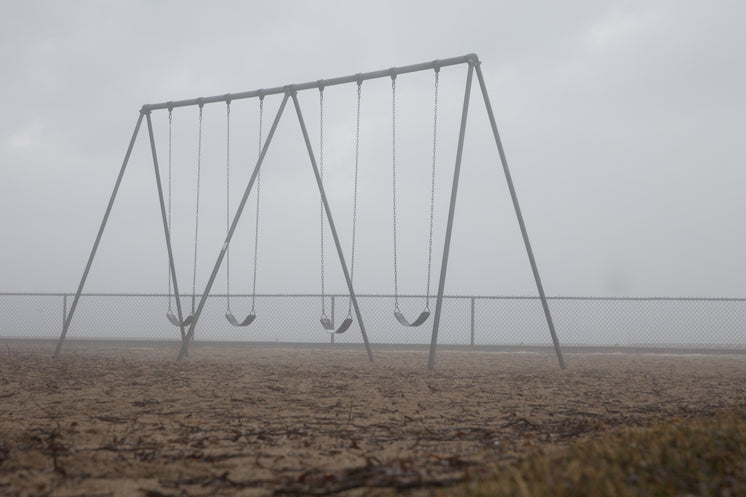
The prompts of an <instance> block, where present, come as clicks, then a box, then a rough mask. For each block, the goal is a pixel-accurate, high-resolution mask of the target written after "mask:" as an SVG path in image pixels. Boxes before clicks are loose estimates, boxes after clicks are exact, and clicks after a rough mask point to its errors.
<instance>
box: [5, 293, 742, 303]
mask: <svg viewBox="0 0 746 497" xmlns="http://www.w3.org/2000/svg"><path fill="white" fill-rule="evenodd" d="M356 295H357V296H358V297H361V298H392V299H393V298H394V295H393V294H387V293H357V294H356ZM73 296H75V292H0V297H73ZM80 296H81V297H159V298H160V297H162V298H166V297H169V295H168V294H167V293H152V292H151V293H126V292H125V293H102V292H98V293H81V294H80ZM181 296H182V297H184V298H186V297H189V298H191V296H192V294H191V293H181ZM210 296H211V297H218V298H219V297H226V294H224V293H213V294H210ZM232 296H233V297H239V298H240V297H251V294H248V293H245V294H233V295H232ZM256 296H257V297H261V298H321V297H322V295H321V294H318V293H257V294H256ZM324 296H325V297H335V298H343V299H344V298H347V297H349V295H348V294H346V293H334V294H332V293H327V294H325V295H324ZM172 297H173V295H172ZM425 297H426V295H424V294H402V295H399V298H405V299H406V298H420V299H421V298H425ZM430 297H431V298H435V296H434V295H431V296H430ZM443 298H445V299H449V300H453V299H464V300H466V299H474V300H538V299H539V296H537V295H443ZM547 300H554V301H562V300H565V301H567V300H581V301H592V300H594V301H609V302H648V301H649V302H746V298H742V297H590V296H562V295H559V296H554V297H549V296H547Z"/></svg>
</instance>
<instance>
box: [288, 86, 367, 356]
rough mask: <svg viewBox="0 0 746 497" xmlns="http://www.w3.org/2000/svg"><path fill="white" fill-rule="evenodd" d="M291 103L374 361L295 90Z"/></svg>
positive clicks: (362, 329)
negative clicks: (293, 106)
mask: <svg viewBox="0 0 746 497" xmlns="http://www.w3.org/2000/svg"><path fill="white" fill-rule="evenodd" d="M292 96H293V104H294V105H295V113H296V114H297V115H298V122H299V123H300V129H301V131H302V132H303V139H304V140H305V142H306V148H307V149H308V158H309V159H311V167H313V174H314V175H315V176H316V184H317V185H318V187H319V193H320V194H321V202H322V203H323V204H324V212H325V213H326V219H327V221H329V228H330V229H331V232H332V238H334V246H335V247H336V248H337V255H338V256H339V263H340V264H341V265H342V272H343V273H344V276H345V281H346V282H347V290H348V291H349V292H350V299H352V306H353V307H354V309H355V315H356V316H357V322H358V324H359V325H360V333H361V334H362V335H363V342H365V350H366V351H367V352H368V359H369V360H370V362H374V359H373V351H372V350H371V349H370V342H368V334H367V333H366V332H365V325H364V324H363V317H362V315H361V313H360V307H359V306H358V304H357V297H356V296H355V290H354V289H353V288H352V279H351V278H350V272H349V271H348V270H347V263H346V262H345V258H344V254H343V252H342V244H341V243H339V236H337V228H336V227H335V226H334V219H333V218H332V211H331V209H330V208H329V202H328V201H327V199H326V192H325V191H324V184H323V183H322V181H321V175H320V174H319V168H318V166H317V165H316V157H315V156H314V154H313V147H312V146H311V140H310V139H309V137H308V130H307V129H306V123H305V121H304V120H303V113H302V112H301V110H300V104H299V103H298V96H297V95H296V93H295V92H292Z"/></svg>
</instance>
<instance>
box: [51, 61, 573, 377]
mask: <svg viewBox="0 0 746 497" xmlns="http://www.w3.org/2000/svg"><path fill="white" fill-rule="evenodd" d="M459 64H466V65H467V68H468V70H467V75H466V88H465V92H464V100H463V107H462V111H461V124H460V130H459V137H458V145H457V151H456V161H455V166H454V173H453V184H452V188H451V196H450V204H449V211H448V220H447V225H446V234H445V240H444V245H443V258H442V262H441V269H440V278H439V283H438V292H437V297H436V300H435V310H434V314H433V316H432V325H433V327H432V337H431V343H430V356H429V360H428V367H429V368H431V369H432V368H433V367H434V363H435V353H436V349H437V340H438V330H439V325H440V318H441V311H442V303H443V294H444V289H445V278H446V269H447V265H448V256H449V249H450V243H451V234H452V229H453V219H454V212H455V205H456V197H457V191H458V182H459V174H460V169H461V158H462V153H463V145H464V135H465V130H466V119H467V114H468V108H469V102H470V98H471V86H472V80H473V75H474V73H475V72H476V75H477V79H478V82H479V86H480V89H481V93H482V97H483V100H484V104H485V108H486V110H487V116H488V118H489V121H490V125H491V128H492V133H493V136H494V139H495V144H496V146H497V149H498V153H499V156H500V161H501V164H502V168H503V172H504V174H505V178H506V182H507V185H508V189H509V192H510V196H511V200H512V202H513V207H514V209H515V214H516V218H517V220H518V224H519V227H520V229H521V235H522V237H523V241H524V245H525V248H526V253H527V255H528V258H529V262H530V265H531V270H532V273H533V276H534V280H535V283H536V287H537V290H538V293H539V297H540V299H541V303H542V307H543V310H544V314H545V317H546V321H547V325H548V328H549V332H550V335H551V338H552V342H553V344H554V348H555V352H556V354H557V359H558V361H559V364H560V367H561V368H562V369H565V363H564V359H563V357H562V352H561V348H560V344H559V340H558V338H557V334H556V331H555V328H554V323H553V320H552V316H551V313H550V311H549V306H548V304H547V299H546V296H545V293H544V289H543V285H542V283H541V278H540V275H539V271H538V267H537V265H536V261H535V258H534V255H533V250H532V249H531V244H530V242H529V238H528V232H527V230H526V226H525V222H524V220H523V216H522V214H521V210H520V206H519V203H518V198H517V195H516V192H515V188H514V186H513V181H512V177H511V175H510V171H509V169H508V164H507V160H506V157H505V153H504V150H503V147H502V143H501V140H500V136H499V134H498V130H497V125H496V122H495V117H494V113H493V111H492V106H491V104H490V100H489V96H488V94H487V89H486V85H485V82H484V76H483V74H482V71H481V67H480V64H481V62H480V61H479V59H478V57H477V56H476V55H475V54H469V55H465V56H462V57H454V58H450V59H443V60H435V61H432V62H426V63H421V64H414V65H410V66H404V67H394V68H391V69H387V70H381V71H374V72H369V73H358V74H355V75H352V76H345V77H340V78H334V79H328V80H320V81H316V82H309V83H304V84H297V85H287V86H282V87H276V88H271V89H266V90H256V91H249V92H242V93H234V94H226V95H221V96H213V97H206V98H197V99H190V100H180V101H169V102H165V103H160V104H151V105H144V106H143V107H142V108H141V109H140V114H139V117H138V120H137V123H136V125H135V130H134V132H133V134H132V137H131V139H130V143H129V146H128V148H127V152H126V154H125V157H124V161H123V163H122V166H121V169H120V171H119V175H118V177H117V180H116V182H115V185H114V190H113V192H112V194H111V197H110V199H109V203H108V205H107V208H106V211H105V214H104V218H103V220H102V222H101V225H100V227H99V230H98V234H97V236H96V240H95V241H94V244H93V248H92V249H91V253H90V255H89V258H88V262H87V263H86V267H85V269H84V271H83V276H82V278H81V281H80V284H79V285H78V290H77V293H76V295H75V298H74V299H73V302H72V305H71V307H70V310H69V312H68V314H67V317H66V319H65V322H64V325H63V329H62V333H61V335H60V338H59V340H58V342H57V347H56V349H55V354H54V355H55V357H56V356H58V355H59V353H60V351H61V348H62V345H63V343H64V340H65V338H66V336H67V333H68V330H69V327H70V323H71V322H72V318H73V315H74V313H75V309H76V307H77V304H78V301H79V299H80V296H81V294H82V291H83V287H84V285H85V282H86V279H87V276H88V273H89V271H90V268H91V264H92V263H93V259H94V258H95V255H96V251H97V249H98V245H99V242H100V240H101V237H102V235H103V232H104V229H105V227H106V224H107V221H108V218H109V215H110V213H111V209H112V207H113V204H114V201H115V199H116V196H117V192H118V190H119V186H120V183H121V180H122V177H123V175H124V172H125V170H126V167H127V164H128V162H129V158H130V155H131V153H132V149H133V147H134V144H135V141H136V138H137V135H138V133H139V130H140V126H141V124H142V122H143V119H144V120H145V121H146V122H147V127H148V136H149V139H150V149H151V154H152V159H153V167H154V171H155V180H156V186H157V190H158V199H159V203H160V210H161V218H162V221H163V230H164V235H165V241H166V251H167V253H168V309H167V312H166V318H167V320H168V321H169V322H170V323H171V324H173V325H174V326H177V327H179V329H180V332H181V338H182V340H181V349H180V351H179V355H178V357H177V360H181V359H183V357H184V356H185V355H187V354H188V346H189V343H190V342H191V341H192V339H193V337H194V331H195V327H196V325H197V323H198V321H199V318H200V315H201V313H202V310H203V308H204V306H205V302H206V300H207V298H208V296H209V294H210V291H211V290H212V286H213V284H214V282H215V278H216V277H217V274H218V272H219V270H220V268H221V265H222V262H223V260H224V259H225V266H226V311H225V317H226V320H227V321H228V322H229V323H230V324H231V325H232V326H235V327H248V326H249V325H251V324H252V323H254V322H255V320H256V319H257V312H256V296H257V293H256V285H257V261H258V248H259V244H258V240H259V226H260V215H259V212H260V211H259V207H260V190H261V166H262V163H263V162H264V158H265V156H266V154H267V150H268V149H269V147H270V145H271V142H272V138H273V137H274V134H275V131H276V129H277V126H278V123H279V121H280V118H281V116H282V115H283V112H284V110H285V107H286V106H287V103H288V101H290V100H292V103H293V107H294V108H295V113H296V116H297V118H298V123H299V124H300V128H301V132H302V135H303V139H304V142H305V145H306V149H307V152H308V157H309V160H310V163H311V167H312V169H313V173H314V176H315V178H316V184H317V187H318V190H319V195H320V244H321V250H320V259H321V315H320V318H319V321H320V323H321V326H322V329H323V330H325V331H326V332H328V333H330V334H341V333H344V332H346V331H347V330H348V329H349V328H350V326H351V325H352V323H353V321H354V320H355V319H356V320H357V323H358V326H359V328H360V333H361V336H362V339H363V343H364V345H365V349H366V351H367V353H368V358H369V359H370V360H371V361H373V353H372V351H371V347H370V342H369V340H368V336H367V332H366V329H365V325H364V322H363V318H362V315H361V313H360V307H359V305H358V301H357V297H356V294H355V290H354V288H353V277H354V270H355V243H356V231H357V207H358V172H359V153H360V103H361V99H362V87H363V82H364V81H367V80H371V79H378V78H385V77H389V78H390V79H391V137H392V139H391V164H392V169H391V171H392V197H393V202H392V203H393V213H392V214H393V273H394V277H393V280H394V281H393V283H394V309H393V314H394V318H395V319H396V321H397V322H398V323H400V324H401V325H403V326H407V327H417V326H422V325H423V324H424V323H425V322H427V321H428V319H430V316H431V310H430V284H431V274H432V248H433V218H434V209H435V184H436V182H435V179H436V178H435V171H436V163H437V142H438V90H439V77H440V70H441V68H443V67H447V66H454V65H459ZM426 70H432V71H433V72H434V84H433V87H434V90H433V125H432V137H433V143H432V166H431V174H430V219H429V237H428V247H427V278H426V290H425V304H424V308H423V310H422V311H421V312H420V314H419V315H418V316H417V317H416V318H415V319H414V320H411V321H410V320H409V319H408V318H407V317H406V316H404V314H403V313H402V312H401V310H400V309H399V296H400V295H399V262H398V258H399V255H398V243H399V236H400V234H399V229H398V223H397V215H398V211H397V149H396V137H397V128H396V116H397V112H396V102H397V96H396V81H397V76H400V75H404V74H408V73H414V72H419V71H426ZM350 83H356V84H357V100H356V116H355V152H354V186H353V207H352V233H351V249H350V264H349V267H348V265H347V260H346V258H345V256H344V253H343V250H342V245H341V242H340V239H339V236H338V234H337V229H336V227H335V224H334V219H333V217H332V211H331V208H330V206H329V202H328V199H327V195H326V192H325V189H324V90H325V88H327V87H329V86H336V85H342V84H350ZM314 88H315V89H318V91H319V124H320V126H319V156H318V163H317V160H316V156H315V154H314V151H313V147H312V145H311V140H310V137H309V134H308V130H307V129H306V124H305V121H304V118H303V113H302V111H301V107H300V104H299V101H298V97H297V94H298V92H300V91H305V90H308V89H314ZM275 94H281V95H283V99H282V102H281V103H280V106H279V109H278V110H277V114H276V115H275V117H274V120H273V122H272V125H271V127H270V129H269V132H268V134H267V137H266V139H264V137H263V111H264V98H265V97H266V96H268V95H275ZM249 98H258V102H259V111H258V116H259V117H258V120H259V123H258V127H259V137H258V157H257V160H256V164H255V166H254V169H253V171H252V174H251V176H250V178H249V181H248V184H247V185H246V188H245V190H244V193H243V195H242V197H241V200H240V202H239V204H238V207H237V209H236V211H235V212H234V213H233V215H232V216H231V198H230V187H231V103H232V102H233V101H236V100H241V99H249ZM217 102H224V103H225V105H226V107H225V109H226V110H225V116H226V117H225V120H226V135H225V136H226V165H225V178H226V204H225V205H226V208H225V219H226V235H225V241H224V243H223V245H222V248H221V250H220V252H219V253H218V256H217V260H216V262H215V264H214V266H213V269H212V272H211V273H210V277H209V279H208V281H207V284H206V287H205V289H204V291H203V293H202V295H201V297H200V298H199V299H197V291H196V290H197V289H196V281H197V280H196V275H197V255H198V253H197V250H198V245H199V219H200V211H199V210H200V179H201V178H200V176H201V163H202V122H203V119H202V118H203V108H204V106H205V105H206V104H211V103H217ZM193 106H198V107H199V117H198V126H197V127H198V130H197V131H198V133H197V136H198V138H197V158H196V188H195V216H194V250H193V264H192V294H191V309H190V312H189V314H188V315H186V316H185V314H184V309H182V306H181V299H180V293H179V286H178V282H177V277H176V275H177V273H176V268H175V264H174V257H173V250H172V244H171V239H172V234H173V233H172V160H173V159H172V143H173V140H172V123H173V110H174V109H175V108H180V107H193ZM164 109H166V110H168V178H167V180H168V183H167V185H168V190H167V198H166V199H164V194H163V187H162V183H161V176H160V169H159V166H158V156H157V153H156V145H155V138H154V133H153V125H152V121H151V113H152V112H153V111H158V110H164ZM254 186H256V211H255V213H256V214H255V219H254V244H253V245H254V246H253V265H252V269H253V272H252V278H251V279H252V282H251V288H252V289H251V310H250V311H249V313H248V314H247V315H246V316H245V317H244V318H243V319H240V318H237V317H236V316H235V315H234V314H233V311H232V310H231V298H232V295H231V264H230V261H231V257H230V255H231V252H230V244H231V240H232V238H233V235H234V232H235V230H236V227H237V225H238V222H239V220H240V218H241V215H242V213H243V211H244V208H245V206H246V203H247V202H248V199H249V196H250V194H251V192H252V190H253V189H254ZM326 224H328V226H329V230H330V232H331V235H332V238H333V241H334V246H335V249H336V252H337V256H338V258H339V263H340V266H341V269H342V272H343V274H344V278H345V282H346V285H347V290H348V294H349V303H348V309H347V315H346V317H345V319H344V320H343V321H342V323H341V324H340V325H339V326H338V327H337V326H335V323H333V321H332V319H331V318H330V317H329V316H328V315H327V314H326V294H325V292H326V289H325V254H324V246H325V242H324V233H325V225H326ZM172 301H173V302H174V303H175V310H174V308H173V307H174V306H172ZM174 311H175V312H174Z"/></svg>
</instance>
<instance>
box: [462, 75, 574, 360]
mask: <svg viewBox="0 0 746 497" xmlns="http://www.w3.org/2000/svg"><path fill="white" fill-rule="evenodd" d="M475 67H476V69H477V78H478V79H479V86H480V88H481V89H482V97H483V98H484V105H485V107H486V108H487V115H488V117H489V119H490V125H491V126H492V134H493V135H494V136H495V144H496V145H497V151H498V152H499V154H500V162H501V163H502V166H503V172H504V173H505V181H506V182H507V183H508V189H509V190H510V198H511V199H512V200H513V207H514V208H515V215H516V218H517V219H518V225H519V226H520V227H521V236H523V243H524V245H525V246H526V253H527V254H528V260H529V262H530V263H531V271H532V272H533V274H534V280H535V281H536V289H537V290H538V291H539V297H540V298H541V305H542V307H543V308H544V315H545V316H546V319H547V325H548V326H549V333H550V334H551V335H552V342H553V343H554V350H555V352H556V353H557V359H558V360H559V364H560V368H562V369H565V368H566V366H565V360H564V359H563V358H562V350H561V348H560V343H559V339H558V338H557V333H556V331H555V329H554V322H553V321H552V315H551V313H550V312H549V304H548V303H547V297H546V295H545V294H544V286H543V285H542V284H541V276H539V268H538V267H537V265H536V260H535V259H534V251H533V250H531V242H530V241H529V239H528V231H527V230H526V223H525V222H524V220H523V215H522V214H521V207H520V205H519V204H518V195H517V194H516V192H515V187H514V186H513V179H512V176H511V175H510V169H509V168H508V160H507V159H506V157H505V151H504V150H503V145H502V141H501V140H500V134H499V133H498V131H497V123H496V121H495V114H494V113H493V112H492V104H490V97H489V95H487V86H486V85H485V83H484V76H483V75H482V70H481V68H480V67H479V61H477V62H476V63H475Z"/></svg>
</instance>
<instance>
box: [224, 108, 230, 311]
mask: <svg viewBox="0 0 746 497" xmlns="http://www.w3.org/2000/svg"><path fill="white" fill-rule="evenodd" d="M225 105H226V106H225V128H226V132H225V136H226V138H225V232H226V233H228V231H229V230H230V209H231V101H230V99H227V100H226V101H225ZM225 295H226V310H227V312H228V313H230V312H231V247H230V244H228V245H227V246H226V248H225Z"/></svg>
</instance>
